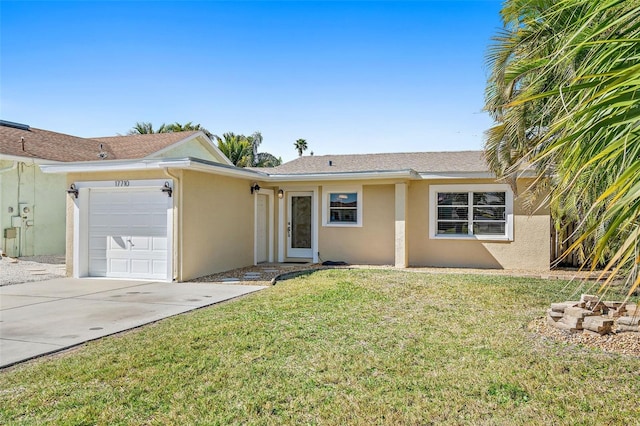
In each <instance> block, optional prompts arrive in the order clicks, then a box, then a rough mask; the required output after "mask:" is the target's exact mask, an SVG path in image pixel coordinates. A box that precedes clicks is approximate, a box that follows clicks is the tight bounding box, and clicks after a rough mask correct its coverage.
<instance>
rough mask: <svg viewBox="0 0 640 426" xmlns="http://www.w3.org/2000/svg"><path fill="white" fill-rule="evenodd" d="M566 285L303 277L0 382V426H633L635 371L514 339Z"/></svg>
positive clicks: (369, 275) (386, 274)
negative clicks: (400, 425) (53, 425)
mask: <svg viewBox="0 0 640 426" xmlns="http://www.w3.org/2000/svg"><path fill="white" fill-rule="evenodd" d="M565 285H566V283H565V282H558V281H542V280H533V279H518V278H510V277H499V276H470V275H469V276H466V275H431V274H418V273H408V272H395V271H381V270H368V271H364V270H363V271H338V270H333V271H322V272H317V273H314V274H312V275H308V276H305V277H300V278H297V279H294V280H290V281H284V282H281V283H279V284H278V285H276V286H275V287H272V288H270V289H268V290H265V291H262V292H259V293H257V294H254V295H251V296H248V297H245V298H243V299H241V300H238V301H234V302H232V303H227V304H223V305H220V306H216V307H212V308H208V309H202V310H199V311H196V312H193V313H189V314H185V315H181V316H178V317H174V318H170V319H167V320H164V321H162V322H160V323H157V324H154V325H151V326H148V327H145V328H143V329H140V330H137V331H134V332H130V333H125V334H123V335H121V336H116V337H108V338H105V339H102V340H100V341H96V342H91V343H89V344H87V345H86V346H84V347H82V348H80V349H78V350H76V351H73V352H72V353H68V354H64V355H62V356H58V357H54V358H51V359H43V360H41V361H38V362H34V363H30V364H28V365H24V366H21V367H18V368H14V369H12V370H10V371H5V372H0V424H21V423H22V424H38V423H39V424H51V423H53V424H237V423H245V424H274V425H276V424H336V425H341V424H363V425H369V424H430V423H434V424H440V423H449V424H461V423H462V424H594V425H597V424H625V425H631V424H637V422H639V421H640V407H639V405H638V389H640V359H638V358H634V357H629V356H620V355H611V354H607V353H604V352H601V351H598V350H593V349H588V348H581V347H572V346H568V345H565V344H561V343H557V342H554V341H550V340H545V339H542V338H540V337H538V336H534V335H532V334H531V333H529V332H528V331H527V324H528V323H529V321H531V320H532V319H534V318H536V317H540V316H542V315H543V314H544V311H545V309H546V308H547V307H548V305H549V303H550V302H551V301H560V300H564V299H565V298H566V297H567V296H568V294H567V293H565V294H563V292H568V291H570V290H572V287H571V286H569V287H567V289H565Z"/></svg>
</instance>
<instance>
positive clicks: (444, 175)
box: [419, 171, 496, 180]
mask: <svg viewBox="0 0 640 426" xmlns="http://www.w3.org/2000/svg"><path fill="white" fill-rule="evenodd" d="M419 175H420V178H422V179H427V180H429V179H495V178H496V175H495V174H493V173H491V172H481V171H479V172H424V173H419Z"/></svg>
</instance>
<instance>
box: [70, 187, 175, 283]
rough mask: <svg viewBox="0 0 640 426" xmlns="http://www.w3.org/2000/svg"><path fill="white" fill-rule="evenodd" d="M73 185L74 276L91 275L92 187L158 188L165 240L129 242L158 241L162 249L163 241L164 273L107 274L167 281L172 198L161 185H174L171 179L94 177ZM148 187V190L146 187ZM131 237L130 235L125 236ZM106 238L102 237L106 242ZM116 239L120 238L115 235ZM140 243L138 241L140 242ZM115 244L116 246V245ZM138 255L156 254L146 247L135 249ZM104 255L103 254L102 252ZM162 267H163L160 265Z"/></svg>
mask: <svg viewBox="0 0 640 426" xmlns="http://www.w3.org/2000/svg"><path fill="white" fill-rule="evenodd" d="M75 186H76V188H77V189H78V191H79V194H78V198H77V199H75V198H72V199H73V200H74V238H73V240H74V244H73V245H74V249H73V263H74V265H75V266H74V268H73V276H74V277H76V278H81V277H87V276H90V261H89V246H90V244H89V237H90V226H89V224H90V220H89V218H90V199H91V193H92V191H95V192H94V194H98V193H102V194H105V193H110V192H112V193H122V192H127V191H129V192H130V193H133V192H139V191H142V192H141V193H143V194H144V193H148V192H147V191H158V193H159V194H162V199H165V198H166V203H167V204H166V240H162V238H156V239H155V241H154V240H153V239H147V240H145V241H142V240H137V241H133V240H132V242H133V243H134V244H135V245H138V247H140V246H141V245H144V244H149V245H152V244H154V243H155V244H156V245H160V246H162V247H161V250H162V251H163V250H164V244H165V243H166V254H163V255H162V257H165V256H166V259H165V258H163V259H160V260H159V261H158V262H157V263H160V262H166V271H165V273H164V274H162V273H157V271H156V273H155V274H152V273H149V274H145V273H142V274H141V273H126V272H125V273H122V271H121V273H117V272H110V273H109V275H110V276H108V277H107V278H127V279H144V280H154V281H166V282H170V281H172V278H173V264H172V263H173V262H172V260H173V255H172V253H173V198H172V197H169V194H168V192H162V188H163V187H165V186H168V187H169V188H171V189H172V188H173V181H172V180H164V179H162V180H160V179H152V180H112V181H94V182H76V183H75ZM145 190H147V191H145ZM115 237H116V238H118V237H120V239H122V238H121V237H130V236H127V235H120V236H115ZM127 239H130V238H127ZM106 241H108V239H107V240H105V243H106ZM118 241H119V239H118ZM140 244H141V245H140ZM116 248H117V247H116ZM114 253H115V255H114V256H112V257H119V256H120V257H122V256H124V257H125V258H127V256H129V257H131V256H133V255H132V254H131V253H129V254H127V253H125V252H123V251H120V253H117V252H112V254H114ZM138 255H139V256H142V257H146V258H147V260H148V259H150V258H151V257H154V256H155V258H157V253H156V254H152V253H151V251H149V250H147V251H146V252H144V251H142V252H138ZM105 256H106V254H105ZM163 269H164V268H163Z"/></svg>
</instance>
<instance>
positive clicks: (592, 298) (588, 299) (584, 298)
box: [580, 294, 600, 302]
mask: <svg viewBox="0 0 640 426" xmlns="http://www.w3.org/2000/svg"><path fill="white" fill-rule="evenodd" d="M580 301H581V302H599V301H600V298H599V297H598V296H595V295H593V294H583V295H582V296H580Z"/></svg>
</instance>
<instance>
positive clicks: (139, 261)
mask: <svg viewBox="0 0 640 426" xmlns="http://www.w3.org/2000/svg"><path fill="white" fill-rule="evenodd" d="M171 200H172V199H171V198H169V197H168V196H167V194H165V193H163V192H162V191H160V189H159V188H126V189H124V188H115V189H114V188H105V189H102V188H92V189H91V191H90V193H89V223H88V225H89V229H88V231H89V241H88V248H89V259H88V260H89V262H88V263H89V265H88V266H89V276H93V277H115V278H142V279H157V280H168V279H169V267H168V266H169V265H168V263H169V250H168V242H169V239H168V226H167V209H168V208H170V206H171V204H170V203H171Z"/></svg>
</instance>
